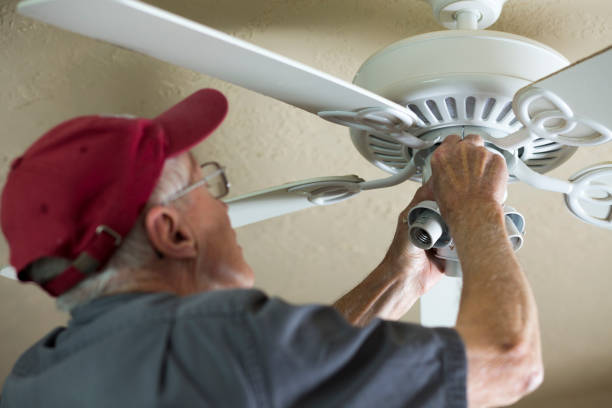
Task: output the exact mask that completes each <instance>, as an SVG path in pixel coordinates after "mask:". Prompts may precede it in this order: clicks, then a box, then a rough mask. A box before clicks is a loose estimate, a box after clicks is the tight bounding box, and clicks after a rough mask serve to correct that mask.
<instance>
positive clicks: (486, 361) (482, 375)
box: [431, 135, 543, 407]
mask: <svg viewBox="0 0 612 408" xmlns="http://www.w3.org/2000/svg"><path fill="white" fill-rule="evenodd" d="M431 168H432V177H431V178H432V181H433V190H434V195H435V197H436V201H437V203H438V206H439V207H440V211H441V213H442V217H443V218H444V220H445V221H446V223H447V225H448V227H449V229H450V232H451V235H452V237H453V240H454V241H455V247H456V249H457V254H458V256H459V259H460V260H461V268H462V270H463V289H462V295H461V306H460V308H459V315H458V316H457V324H456V326H455V328H456V329H457V331H458V332H459V334H460V335H461V337H462V339H463V341H464V343H465V347H466V352H467V353H466V354H467V361H468V364H467V367H468V376H467V391H468V392H467V394H468V400H469V403H470V406H473V407H480V406H487V407H488V406H501V405H504V406H505V405H508V404H511V403H514V402H515V401H516V400H517V399H519V398H521V397H522V396H523V395H525V394H527V393H529V392H531V391H533V390H534V389H535V388H536V387H537V386H538V385H539V384H540V383H541V381H542V373H543V369H542V354H541V345H540V329H539V324H538V316H537V308H536V304H535V300H534V298H533V294H532V292H531V288H530V287H529V282H528V281H527V278H526V276H525V274H524V273H523V271H522V269H521V267H520V265H519V263H518V260H517V259H516V255H515V254H514V251H513V249H512V246H511V245H510V241H509V240H508V236H507V234H506V231H505V225H504V223H505V221H504V211H503V208H502V206H501V203H502V201H503V199H504V195H505V191H506V182H507V178H508V172H507V170H506V166H505V163H504V160H503V158H502V157H500V156H498V155H497V154H494V153H491V152H489V151H487V150H486V149H485V148H484V146H483V140H482V139H481V138H480V137H479V136H476V135H470V136H468V137H467V138H465V139H464V140H460V139H459V137H457V136H449V137H447V138H446V140H445V141H444V143H442V145H440V147H438V149H437V150H436V151H435V152H434V154H433V156H432V158H431Z"/></svg>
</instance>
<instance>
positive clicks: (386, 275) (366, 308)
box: [333, 261, 422, 326]
mask: <svg viewBox="0 0 612 408" xmlns="http://www.w3.org/2000/svg"><path fill="white" fill-rule="evenodd" d="M421 291H422V288H421V287H420V286H419V284H418V282H417V281H416V279H412V278H410V277H408V274H405V273H398V272H397V270H396V269H395V268H393V267H392V266H389V265H388V264H386V262H384V261H383V262H382V263H381V264H380V265H379V266H378V267H377V268H376V269H374V271H372V272H371V273H370V274H369V275H368V276H367V277H366V278H365V279H364V280H363V281H362V282H361V283H359V284H358V285H357V286H356V287H355V288H353V289H352V290H351V291H350V292H348V293H347V294H346V295H344V296H342V297H341V298H340V299H338V300H337V301H336V302H335V303H334V304H333V307H334V308H336V309H337V310H338V311H339V312H340V313H341V314H342V315H343V316H344V317H345V318H346V319H347V320H348V321H349V322H350V323H351V324H354V325H356V326H365V325H367V324H368V323H369V322H370V321H372V319H374V318H376V317H378V318H381V319H388V320H397V319H399V318H400V317H402V316H403V315H404V314H406V312H407V311H408V310H409V309H410V307H411V306H412V305H413V304H414V303H415V302H416V300H417V299H418V298H419V296H420V295H421Z"/></svg>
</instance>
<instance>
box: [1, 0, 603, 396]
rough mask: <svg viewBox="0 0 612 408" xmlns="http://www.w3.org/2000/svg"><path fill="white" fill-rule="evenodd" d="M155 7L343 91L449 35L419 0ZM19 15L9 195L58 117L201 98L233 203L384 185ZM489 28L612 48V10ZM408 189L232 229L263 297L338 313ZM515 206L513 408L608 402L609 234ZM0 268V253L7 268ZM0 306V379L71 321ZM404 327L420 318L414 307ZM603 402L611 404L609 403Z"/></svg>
mask: <svg viewBox="0 0 612 408" xmlns="http://www.w3.org/2000/svg"><path fill="white" fill-rule="evenodd" d="M151 3H153V4H155V5H159V6H161V7H164V8H167V9H169V10H171V11H173V12H176V13H178V14H182V15H184V16H187V17H189V18H191V19H193V20H196V21H199V22H202V23H204V24H207V25H210V26H211V27H214V28H217V29H220V30H222V31H225V32H227V33H230V34H232V35H235V36H237V37H240V38H242V39H246V40H248V41H251V42H253V43H255V44H257V45H260V46H263V47H265V48H268V49H271V50H273V51H275V52H278V53H280V54H283V55H287V56H289V57H291V58H294V59H296V60H298V61H301V62H304V63H306V64H309V65H312V66H314V67H316V68H318V69H321V70H323V71H326V72H329V73H330V74H333V75H336V76H338V77H340V78H343V79H345V80H349V81H350V80H351V79H352V76H353V75H354V73H355V72H356V70H357V69H358V67H359V66H360V64H361V63H362V62H363V61H364V60H365V59H366V58H367V57H368V56H370V55H371V54H372V53H374V52H375V51H377V50H379V49H381V48H382V47H384V46H386V45H388V44H390V43H392V42H395V41H398V40H400V39H403V38H406V37H409V36H412V35H416V34H421V33H425V32H430V31H435V30H440V29H442V28H441V27H440V26H439V25H438V24H437V23H436V22H435V20H434V19H433V17H432V13H431V10H430V8H429V6H428V5H427V4H426V3H424V2H421V1H417V0H393V1H390V0H335V1H333V2H330V1H324V0H303V1H289V0H234V1H224V2H219V1H214V0H201V1H189V0H172V1H170V0H165V1H164V0H155V1H152V2H151ZM15 4H16V1H15V0H9V1H8V2H6V1H5V2H2V3H1V4H0V84H2V87H0V106H1V107H2V108H1V109H0V123H1V124H2V131H1V132H0V146H1V148H0V179H2V183H3V182H4V177H5V175H6V171H7V168H8V164H9V163H10V160H11V158H14V157H16V156H18V155H19V154H21V153H22V152H23V151H24V150H25V149H26V147H27V146H28V145H29V144H31V143H32V142H33V141H34V140H35V139H36V138H37V137H38V136H39V135H41V134H42V133H43V132H44V131H46V130H47V129H49V128H50V127H52V126H53V125H55V124H57V123H59V122H60V121H62V120H65V119H67V118H70V117H73V116H77V115H83V114H93V113H133V114H136V115H141V116H145V117H151V116H154V115H156V114H158V113H160V112H161V111H163V110H164V109H165V108H167V107H168V106H170V105H172V104H173V103H175V102H177V101H179V100H180V99H182V98H184V97H185V96H187V95H189V94H190V93H191V92H193V91H195V90H197V89H199V88H203V87H215V88H218V89H220V90H221V91H223V92H224V93H225V94H226V95H227V97H228V99H229V101H230V113H229V117H228V119H227V121H226V122H225V123H224V125H223V126H222V127H221V128H220V129H219V131H218V132H217V134H216V135H214V136H213V137H212V138H211V139H209V140H207V141H206V142H205V143H203V144H201V145H200V146H198V147H197V149H196V154H197V156H198V157H199V158H200V159H201V160H203V161H204V160H207V159H215V160H217V161H219V162H221V163H224V164H225V165H226V166H227V169H228V174H229V177H230V180H231V182H232V192H231V195H232V196H236V195H240V194H243V193H247V192H250V191H254V190H257V189H261V188H265V187H269V186H273V185H278V184H282V183H285V182H289V181H294V180H300V179H305V178H311V177H317V176H328V175H343V174H358V175H360V176H362V177H364V178H366V179H371V178H374V177H380V176H383V175H384V174H383V173H382V172H381V171H380V170H378V169H377V168H375V167H374V166H372V165H370V164H369V163H368V162H366V161H365V160H364V159H363V158H362V157H361V156H360V155H359V154H358V152H357V151H356V149H355V148H354V147H353V145H352V143H351V141H350V138H349V137H348V132H347V131H346V130H345V129H344V128H342V127H339V126H336V125H333V124H329V123H326V122H324V121H322V120H320V119H318V118H316V117H315V116H313V115H311V114H309V113H306V112H302V111H300V110H298V109H296V108H292V107H290V106H287V105H285V104H283V103H280V102H277V101H275V100H272V99H270V98H267V97H264V96H260V95H257V94H255V93H253V92H250V91H246V90H243V89H241V88H238V87H236V86H233V85H230V84H227V83H223V82H221V81H219V80H216V79H213V78H210V77H207V76H205V75H201V74H198V73H194V72H192V71H189V70H186V69H183V68H180V67H176V66H172V65H169V64H166V63H162V62H159V61H156V60H154V59H152V58H149V57H145V56H142V55H139V54H137V53H133V52H130V51H126V50H124V49H120V48H117V47H114V46H111V45H108V44H104V43H101V42H98V41H94V40H90V39H87V38H83V37H80V36H78V35H74V34H71V33H67V32H64V31H61V30H58V29H55V28H52V27H48V26H46V25H43V24H39V23H35V22H33V21H30V20H28V19H25V18H22V17H20V16H18V15H16V14H15V13H14V8H15ZM492 28H493V29H495V30H499V31H506V32H510V33H514V34H519V35H523V36H527V37H530V38H533V39H535V40H538V41H540V42H542V43H544V44H547V45H549V46H552V47H553V48H555V49H557V50H558V51H560V52H561V53H563V54H564V55H566V56H567V57H568V58H569V59H570V60H572V61H575V60H577V59H579V58H582V57H584V56H586V55H588V54H590V53H592V52H594V51H596V50H599V49H601V48H603V47H604V46H606V45H609V44H610V43H612V2H610V1H608V0H582V1H580V2H577V1H572V0H537V1H533V0H510V1H509V2H508V3H507V4H506V7H505V9H504V12H503V14H502V17H501V18H500V20H499V21H498V22H497V23H496V24H495V25H494V26H493V27H492ZM178 46H180V44H179V45H178ZM202 52H203V53H204V54H205V53H206V51H205V50H203V51H202ZM208 57H211V58H214V55H211V56H208ZM244 69H245V70H248V69H249V67H248V66H245V67H244ZM605 160H612V143H610V144H608V145H604V146H602V147H598V148H587V149H581V150H579V152H578V153H577V154H576V155H575V156H574V157H573V158H572V159H571V160H570V161H569V162H568V163H566V164H564V165H563V166H562V167H560V168H558V169H557V170H555V171H553V172H552V173H551V175H553V176H556V177H560V178H563V179H566V178H567V177H568V176H569V175H570V174H572V173H574V172H575V171H577V170H579V169H581V168H584V167H586V166H587V165H590V164H592V163H596V162H600V161H605ZM416 187H417V186H416V185H415V184H414V183H411V182H408V183H405V184H402V185H400V186H397V187H394V188H389V189H387V190H381V191H375V192H370V193H364V194H361V195H359V196H357V197H356V198H353V199H351V200H349V201H347V202H344V203H341V204H337V205H334V206H330V207H322V208H315V209H311V210H307V211H304V212H301V213H296V214H293V215H289V216H285V217H280V218H277V219H273V220H269V221H265V222H262V223H259V224H254V225H251V226H247V227H244V228H241V229H239V230H238V239H239V242H240V244H241V245H242V246H243V248H244V251H245V255H246V258H247V260H248V261H249V262H250V263H251V265H252V266H253V268H254V270H255V271H256V275H257V286H258V287H261V288H263V289H265V290H266V291H268V292H269V293H271V294H273V295H279V296H282V297H284V298H286V299H288V300H290V301H293V302H296V303H302V302H324V303H329V302H331V301H333V300H334V299H336V298H337V297H339V296H340V295H342V294H343V293H344V292H346V291H347V290H348V289H350V288H351V287H352V286H353V285H354V284H356V283H357V282H358V281H359V280H361V279H362V278H363V277H364V276H365V275H366V274H367V273H368V272H369V271H370V270H371V269H372V268H373V267H375V266H376V265H377V263H378V262H379V261H380V260H381V258H382V256H383V254H384V252H385V251H386V248H387V246H388V244H389V242H390V240H391V237H392V235H393V232H394V226H395V220H396V217H397V214H398V213H399V212H400V211H401V210H402V209H403V208H404V207H405V206H406V205H407V204H408V202H409V201H410V199H411V196H412V194H413V193H414V191H415V189H416ZM508 203H509V204H510V205H512V206H514V207H516V208H517V209H519V210H520V211H521V212H523V213H524V214H525V216H526V220H527V235H526V241H525V245H524V247H523V249H522V250H521V251H520V253H519V258H520V260H521V262H522V264H523V266H524V268H525V271H526V273H527V275H528V277H529V280H530V282H531V283H532V285H533V290H534V293H535V296H536V299H537V302H538V306H539V311H540V321H541V325H542V340H543V347H544V359H545V365H546V379H545V383H544V385H543V386H542V387H541V388H540V389H539V390H538V391H537V392H536V393H535V394H534V395H533V396H531V397H530V398H528V399H526V400H525V401H524V402H523V403H520V404H519V406H524V407H529V406H538V407H545V406H559V405H556V403H553V402H552V401H554V400H553V399H552V398H553V397H554V396H556V395H579V394H582V393H587V392H591V390H594V389H606V387H607V388H608V389H609V388H610V387H612V347H610V344H611V343H612V324H610V322H611V321H612V297H610V296H609V292H610V288H612V273H611V272H612V267H611V266H610V261H611V259H612V255H611V252H610V248H612V233H611V232H610V231H604V230H599V229H596V228H594V227H590V226H588V225H586V224H584V223H581V222H580V221H578V220H577V219H575V218H574V217H572V216H571V215H570V214H569V213H568V212H567V211H566V209H565V206H564V204H563V200H562V198H561V197H560V196H557V195H555V194H551V193H546V192H541V191H536V190H534V189H531V188H529V187H527V186H523V185H513V186H511V187H510V191H509V200H508ZM7 259H8V249H7V246H6V244H5V242H4V241H2V242H1V243H0V263H3V264H4V263H6V262H7ZM0 299H1V300H0V302H1V303H0V305H1V307H0V339H1V342H2V345H1V347H0V379H1V380H2V381H3V380H4V378H5V377H6V375H7V374H8V372H9V370H10V368H11V366H12V364H13V363H14V361H15V359H16V358H17V357H18V355H19V354H20V353H21V352H22V351H23V350H24V349H25V348H26V347H28V346H29V345H30V344H32V343H33V342H34V341H36V340H37V339H38V338H40V337H41V336H42V335H43V334H44V333H46V332H47V331H49V330H50V329H51V328H52V327H54V326H56V325H58V324H63V323H64V322H65V321H66V320H67V316H65V315H63V314H61V313H59V312H57V311H55V309H54V305H53V302H52V301H51V300H50V299H49V298H48V297H46V296H45V295H44V294H43V293H42V292H41V291H39V290H38V289H37V288H35V287H33V286H30V285H20V284H19V283H16V282H12V281H8V280H6V279H0ZM406 319H407V320H410V321H416V320H417V319H418V306H416V307H415V309H414V310H413V311H411V312H410V313H409V314H408V315H407V317H406ZM601 395H604V394H601ZM601 398H603V399H601V400H598V401H600V402H601V403H602V404H603V403H604V401H605V402H610V403H611V404H612V399H611V398H610V395H609V394H605V395H604V396H603V397H601ZM530 401H534V402H533V403H532V402H530ZM547 401H551V402H550V404H552V405H549V404H548V403H547ZM536 403H537V405H533V404H536ZM567 406H569V405H567ZM581 406H603V405H601V404H599V403H597V404H596V405H588V404H586V405H581Z"/></svg>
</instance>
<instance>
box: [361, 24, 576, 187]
mask: <svg viewBox="0 0 612 408" xmlns="http://www.w3.org/2000/svg"><path fill="white" fill-rule="evenodd" d="M568 64H569V61H568V60H567V59H566V58H565V57H563V56H562V55H561V54H559V53H558V52H556V51H555V50H553V49H552V48H550V47H548V46H546V45H543V44H540V43H538V42H536V41H533V40H530V39H528V38H525V37H521V36H518V35H513V34H508V33H502V32H496V31H488V30H487V31H484V30H481V31H474V30H449V31H440V32H433V33H427V34H423V35H418V36H415V37H411V38H408V39H405V40H402V41H399V42H396V43H394V44H392V45H390V46H388V47H386V48H384V49H383V50H381V51H379V52H377V53H376V54H374V55H373V56H372V57H370V58H369V59H368V60H366V62H365V63H364V64H363V65H362V66H361V67H360V68H359V71H358V72H357V74H356V75H355V78H354V80H353V82H354V83H355V84H356V85H359V86H361V87H363V88H366V89H368V90H370V91H372V92H375V93H377V94H379V95H381V96H384V97H385V98H388V99H390V100H392V101H394V102H396V103H398V104H400V105H403V106H406V107H408V108H409V109H411V110H412V111H413V112H414V113H415V114H417V115H418V116H419V117H420V118H421V120H422V121H423V122H424V123H425V124H426V126H425V127H416V126H415V127H413V128H412V129H410V131H411V133H412V134H414V135H415V136H424V135H425V134H427V133H429V132H432V131H434V130H436V131H439V130H440V129H443V128H447V127H448V128H453V129H456V128H457V126H470V127H473V126H475V127H478V128H480V129H482V131H484V132H486V133H488V134H489V135H491V136H492V137H496V138H501V137H505V136H507V135H508V134H510V133H514V132H516V131H517V130H519V129H520V128H521V127H522V124H521V123H520V122H519V121H518V120H517V119H516V117H515V115H514V113H513V111H512V98H513V96H514V94H515V93H516V92H517V91H518V90H519V89H521V88H523V87H525V86H527V85H529V84H530V83H532V82H534V81H536V80H538V79H541V78H543V77H545V76H547V75H550V74H551V73H553V72H556V71H558V70H560V69H562V68H564V67H566V66H567V65H568ZM449 131H450V129H449ZM351 137H352V140H353V143H354V144H355V146H356V147H357V149H358V150H359V152H360V153H361V154H362V155H363V156H364V157H365V158H366V159H367V160H369V161H370V162H372V163H373V164H375V165H376V166H377V167H379V168H381V169H382V170H385V171H387V172H389V173H397V172H398V171H399V170H401V169H402V168H404V166H406V165H407V164H408V162H409V161H410V159H411V157H412V149H410V148H408V147H406V146H404V145H402V144H400V143H398V142H397V141H395V140H394V139H392V138H390V137H383V136H379V135H371V134H368V133H367V132H365V131H360V130H356V129H351ZM575 150H576V149H575V148H573V147H569V146H563V145H560V144H558V143H555V142H550V141H548V140H545V139H536V140H533V141H532V142H530V143H529V144H528V145H526V146H524V147H523V148H522V149H521V150H520V151H519V157H520V158H521V159H522V160H523V161H524V162H525V163H526V164H527V165H528V166H530V167H531V168H532V169H533V170H535V171H538V172H540V173H545V172H547V171H549V170H552V169H553V168H555V167H557V166H559V165H560V164H561V163H563V162H564V161H565V160H567V159H568V158H569V157H570V156H571V155H572V154H573V153H574V152H575ZM419 177H420V176H416V177H415V179H416V180H418V178H419Z"/></svg>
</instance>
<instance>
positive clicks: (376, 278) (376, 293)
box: [334, 184, 444, 326]
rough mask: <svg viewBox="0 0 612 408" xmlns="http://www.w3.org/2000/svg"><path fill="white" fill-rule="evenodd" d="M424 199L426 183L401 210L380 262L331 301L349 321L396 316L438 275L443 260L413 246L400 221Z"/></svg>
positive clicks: (428, 188)
mask: <svg viewBox="0 0 612 408" xmlns="http://www.w3.org/2000/svg"><path fill="white" fill-rule="evenodd" d="M424 200H433V192H432V191H431V185H430V184H426V185H425V186H423V187H421V188H419V189H418V190H417V192H416V194H415V195H414V198H413V199H412V201H411V202H410V204H409V205H408V207H406V209H405V210H404V211H402V212H401V214H400V216H399V217H398V221H397V229H396V231H395V237H394V238H393V241H392V242H391V246H390V247H389V250H388V251H387V254H386V255H385V257H384V259H383V261H382V262H381V263H380V265H378V266H377V267H376V269H374V271H372V272H371V273H370V274H369V275H368V276H367V277H366V278H365V279H364V280H363V281H362V282H361V283H360V284H359V285H357V286H356V287H355V288H353V289H352V290H351V291H350V292H348V293H347V294H346V295H344V296H342V297H341V298H340V299H338V301H336V302H335V303H334V307H335V308H336V309H337V310H338V311H339V312H340V313H341V314H343V315H344V317H345V318H346V319H347V320H348V321H349V322H351V323H352V324H355V325H358V326H365V325H366V324H368V323H369V322H370V321H371V320H372V319H373V318H376V317H379V318H383V319H389V320H397V319H399V318H400V317H402V316H403V315H404V314H406V312H408V310H409V309H410V307H412V305H413V304H414V302H416V301H417V299H418V298H419V297H420V296H421V295H423V294H424V293H425V292H427V291H428V290H429V289H430V288H431V287H432V286H433V285H435V284H436V283H437V282H438V281H439V280H440V279H441V278H442V274H443V272H444V261H443V260H440V259H437V258H434V257H433V255H432V254H431V253H427V252H425V251H423V250H422V249H420V248H417V247H416V246H414V245H413V244H412V243H411V242H410V238H409V234H408V224H406V223H405V222H404V219H405V218H406V216H407V215H408V212H409V211H410V209H412V207H414V206H415V205H416V204H418V203H420V202H421V201H424Z"/></svg>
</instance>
